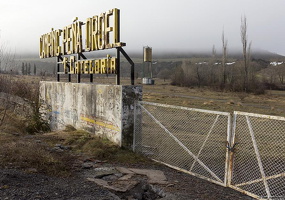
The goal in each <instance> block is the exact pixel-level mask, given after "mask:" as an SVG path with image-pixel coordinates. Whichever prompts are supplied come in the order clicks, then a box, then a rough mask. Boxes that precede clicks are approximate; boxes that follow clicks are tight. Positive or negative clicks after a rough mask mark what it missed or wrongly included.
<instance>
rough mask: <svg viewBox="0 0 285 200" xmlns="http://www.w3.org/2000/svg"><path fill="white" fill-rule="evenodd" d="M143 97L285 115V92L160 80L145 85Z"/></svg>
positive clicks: (217, 109)
mask: <svg viewBox="0 0 285 200" xmlns="http://www.w3.org/2000/svg"><path fill="white" fill-rule="evenodd" d="M143 91H144V93H143V100H144V101H150V102H156V103H162V104H170V105H179V106H185V107H191V108H200V109H208V110H216V111H225V112H233V111H244V112H252V113H259V114H268V115H277V116H285V92H284V91H267V92H266V94H264V95H253V94H244V93H235V92H221V91H213V90H211V89H209V88H189V87H178V86H172V85H170V81H168V82H164V81H163V80H160V79H157V80H156V81H155V85H144V86H143Z"/></svg>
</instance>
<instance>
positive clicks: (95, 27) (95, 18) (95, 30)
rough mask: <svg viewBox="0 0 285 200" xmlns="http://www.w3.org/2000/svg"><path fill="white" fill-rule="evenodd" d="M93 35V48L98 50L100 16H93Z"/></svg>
mask: <svg viewBox="0 0 285 200" xmlns="http://www.w3.org/2000/svg"><path fill="white" fill-rule="evenodd" d="M91 30H92V34H91V35H92V36H91V50H92V51H96V50H98V49H99V48H98V40H97V35H98V16H93V18H92V24H91Z"/></svg>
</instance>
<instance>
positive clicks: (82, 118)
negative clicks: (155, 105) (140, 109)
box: [40, 81, 142, 148]
mask: <svg viewBox="0 0 285 200" xmlns="http://www.w3.org/2000/svg"><path fill="white" fill-rule="evenodd" d="M141 99H142V87H141V86H123V85H99V84H93V83H66V82H46V81H42V82H40V100H41V105H42V106H41V113H42V115H43V117H44V118H45V119H46V120H48V121H49V122H50V126H51V129H52V130H62V129H64V128H65V126H66V125H72V126H74V127H75V128H77V129H84V130H86V131H89V132H91V133H95V134H96V135H98V136H103V137H107V138H108V139H110V140H111V141H113V142H115V143H117V144H118V145H120V146H124V147H128V148H130V147H131V145H132V142H133V128H134V105H135V102H136V101H140V100H141Z"/></svg>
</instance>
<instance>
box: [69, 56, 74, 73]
mask: <svg viewBox="0 0 285 200" xmlns="http://www.w3.org/2000/svg"><path fill="white" fill-rule="evenodd" d="M74 63H75V56H70V62H69V67H70V69H69V73H70V74H75V67H74Z"/></svg>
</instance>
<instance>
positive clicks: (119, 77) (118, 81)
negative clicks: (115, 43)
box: [116, 47, 121, 85]
mask: <svg viewBox="0 0 285 200" xmlns="http://www.w3.org/2000/svg"><path fill="white" fill-rule="evenodd" d="M120 48H121V47H117V48H116V50H117V63H116V65H117V73H116V74H117V76H116V84H117V85H120V84H121V66H120Z"/></svg>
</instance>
